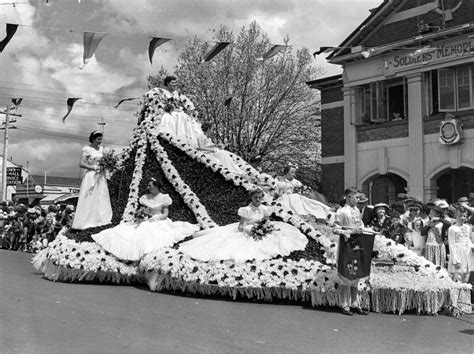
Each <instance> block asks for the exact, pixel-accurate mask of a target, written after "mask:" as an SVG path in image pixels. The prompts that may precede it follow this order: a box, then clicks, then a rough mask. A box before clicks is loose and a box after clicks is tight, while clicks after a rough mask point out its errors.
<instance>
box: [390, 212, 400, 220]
mask: <svg viewBox="0 0 474 354" xmlns="http://www.w3.org/2000/svg"><path fill="white" fill-rule="evenodd" d="M389 216H390V217H391V218H397V219H400V213H399V212H398V211H396V210H392V211H391V212H390V215H389Z"/></svg>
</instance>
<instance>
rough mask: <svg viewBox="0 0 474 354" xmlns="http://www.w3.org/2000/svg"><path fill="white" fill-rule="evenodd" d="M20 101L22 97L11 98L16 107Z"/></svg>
mask: <svg viewBox="0 0 474 354" xmlns="http://www.w3.org/2000/svg"><path fill="white" fill-rule="evenodd" d="M21 101H23V98H12V103H13V104H14V105H15V106H17V107H18V106H19V105H20V104H21Z"/></svg>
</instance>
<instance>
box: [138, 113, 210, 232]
mask: <svg viewBox="0 0 474 354" xmlns="http://www.w3.org/2000/svg"><path fill="white" fill-rule="evenodd" d="M151 124H152V123H151V122H150V121H149V120H147V121H144V122H143V123H142V125H143V127H144V130H146V128H149V130H148V131H149V134H148V139H149V141H150V144H151V149H152V151H153V152H154V153H155V154H156V158H157V159H158V161H159V162H160V164H161V168H162V170H163V173H164V175H165V177H166V179H167V180H168V181H169V182H170V183H171V185H172V186H173V187H174V188H175V189H176V191H177V192H178V193H179V194H180V195H181V197H182V198H183V201H184V202H185V203H186V205H187V206H188V207H189V208H190V209H191V211H192V212H193V213H194V216H195V217H196V220H197V221H198V223H199V225H200V226H201V227H202V228H203V229H209V228H212V227H216V226H217V224H216V223H215V222H214V220H212V219H211V217H210V216H209V214H208V213H207V210H206V207H205V206H204V205H203V204H202V203H201V202H200V201H199V198H198V197H197V195H196V194H195V193H194V192H193V191H192V190H191V188H189V186H188V185H187V184H186V183H184V181H183V180H182V179H181V177H180V175H179V173H178V171H177V170H176V168H175V167H174V166H173V164H172V162H171V160H170V159H169V158H168V154H167V153H166V151H165V150H164V149H163V147H162V146H161V144H160V142H159V141H158V137H157V135H155V134H153V133H152V132H153V129H152V128H153V127H152V126H151Z"/></svg>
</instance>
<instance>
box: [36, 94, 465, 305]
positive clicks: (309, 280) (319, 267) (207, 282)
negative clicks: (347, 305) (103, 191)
mask: <svg viewBox="0 0 474 354" xmlns="http://www.w3.org/2000/svg"><path fill="white" fill-rule="evenodd" d="M160 95H161V93H160V91H159V90H156V89H154V90H151V91H150V92H148V93H147V94H146V95H145V96H144V103H145V104H144V107H145V108H144V109H143V110H142V115H141V119H140V122H139V124H138V126H137V127H136V128H135V129H134V131H133V133H132V136H131V138H130V144H129V146H128V147H127V148H126V149H125V150H123V152H121V153H120V155H119V156H118V162H117V163H118V169H117V170H116V171H115V172H114V173H113V175H112V176H111V178H110V180H109V191H110V197H111V200H112V205H113V209H114V216H113V220H112V223H113V224H118V223H119V222H121V221H124V222H133V221H135V219H136V218H137V216H138V213H137V211H138V199H139V196H140V195H141V194H142V192H143V190H144V188H145V181H146V180H147V179H148V178H149V177H155V178H158V179H159V181H160V184H161V186H162V188H161V189H162V191H163V193H167V194H169V195H170V197H171V198H172V200H173V204H172V206H171V207H170V218H171V219H172V220H182V221H189V222H192V223H199V225H200V226H201V228H202V229H208V228H212V227H216V226H218V225H227V224H229V223H232V222H236V221H238V216H237V209H238V208H239V207H241V206H243V205H246V204H248V202H249V195H248V191H250V190H251V189H253V188H255V187H256V186H258V187H260V188H262V189H263V190H264V191H265V198H264V203H265V204H267V205H268V206H269V207H271V208H272V209H271V210H272V212H273V214H272V219H274V220H279V221H283V222H286V223H289V224H291V225H293V226H295V227H297V228H298V229H299V230H300V231H301V232H302V233H304V235H305V236H306V237H307V238H308V243H307V245H306V248H305V250H304V251H294V252H292V253H291V254H290V255H288V256H285V257H282V256H278V257H275V258H272V259H265V260H262V261H255V260H253V261H245V262H235V261H233V260H225V261H208V262H202V261H198V260H195V259H192V258H190V257H189V256H186V255H185V254H183V253H181V252H180V251H179V248H178V247H176V246H175V247H166V248H162V249H160V250H158V251H156V252H153V253H149V254H146V255H145V256H144V257H143V258H141V259H140V260H139V261H138V262H122V261H120V260H118V259H116V258H115V257H114V256H112V255H111V254H109V253H107V252H106V251H105V250H103V249H102V248H101V247H100V246H99V245H98V244H96V243H94V241H93V240H92V238H91V237H90V235H91V234H94V233H97V232H98V231H100V230H101V229H102V228H98V229H89V230H84V231H82V232H80V233H77V232H73V231H72V230H62V231H61V233H60V235H59V236H58V237H57V238H56V239H55V240H54V241H53V242H52V243H51V244H50V245H49V247H48V248H46V249H45V250H43V251H41V252H40V253H38V254H37V255H36V256H35V258H34V259H33V264H34V267H35V268H36V269H37V270H39V271H41V272H42V273H43V274H44V275H45V277H46V278H48V279H50V280H53V281H61V282H76V281H90V282H104V283H112V284H131V283H146V284H147V285H148V286H149V288H150V289H151V290H152V291H157V292H159V291H175V292H184V293H191V294H200V295H218V296H225V297H230V298H232V299H234V300H235V299H239V298H240V299H256V300H263V301H274V300H279V299H285V300H288V301H293V302H301V303H309V304H311V305H312V306H314V307H317V306H339V304H340V298H339V294H338V287H339V284H340V282H339V278H338V276H337V270H336V267H335V263H336V249H337V236H336V235H334V234H333V233H332V230H331V227H329V226H327V225H324V224H321V223H317V222H314V220H308V219H307V218H306V220H305V219H303V218H301V217H299V216H297V215H293V213H292V212H291V211H289V210H285V209H284V207H283V206H282V204H281V203H279V201H278V199H274V198H273V197H272V192H274V191H275V189H276V181H275V179H273V178H272V177H271V176H270V175H268V174H265V173H260V172H259V171H257V170H256V169H254V168H253V167H252V166H250V165H249V164H247V163H246V162H245V161H244V160H243V159H241V158H240V157H238V156H237V155H232V158H233V159H234V160H235V162H236V163H237V164H238V165H239V168H240V169H241V170H242V171H244V175H236V174H235V173H232V172H230V171H229V170H227V169H226V168H224V167H223V166H222V165H220V163H219V162H218V161H217V160H215V159H213V158H212V156H210V155H209V154H205V153H203V152H201V151H198V150H196V149H194V148H193V147H191V146H190V145H188V144H186V143H185V142H183V141H181V140H180V139H179V138H178V137H176V136H173V135H172V134H170V133H163V132H161V131H159V130H158V129H157V124H156V122H159V120H160V118H161V115H162V114H163V112H164V109H165V105H164V104H163V99H162V97H160ZM110 226H113V225H110ZM374 250H375V254H376V257H375V260H374V262H373V266H372V273H371V276H370V278H369V279H368V280H366V281H365V282H361V283H360V284H359V295H358V296H359V300H360V303H361V306H362V307H363V308H366V309H371V310H372V311H375V312H393V313H398V314H401V313H403V312H405V311H410V310H412V311H415V312H416V313H419V314H437V313H439V312H440V311H442V310H453V309H454V310H455V311H457V312H458V313H459V312H465V313H470V312H471V305H470V302H471V301H470V290H471V285H469V284H461V283H455V282H453V281H452V280H451V279H450V278H449V275H448V273H447V271H446V270H445V269H443V268H440V267H437V266H435V265H433V264H432V263H430V262H429V261H427V260H426V259H424V258H422V257H419V256H417V255H416V254H415V253H414V252H412V251H410V250H408V249H407V248H406V247H404V246H402V245H398V244H396V243H394V242H393V241H391V240H388V239H386V238H385V237H383V236H375V243H374Z"/></svg>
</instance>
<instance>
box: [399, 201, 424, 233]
mask: <svg viewBox="0 0 474 354" xmlns="http://www.w3.org/2000/svg"><path fill="white" fill-rule="evenodd" d="M421 209H422V205H421V204H420V203H417V202H415V201H412V202H410V203H408V204H407V211H406V212H405V214H403V215H402V216H401V222H402V224H403V225H405V227H406V228H407V229H408V230H410V231H412V230H413V221H414V220H415V219H416V218H421Z"/></svg>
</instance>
